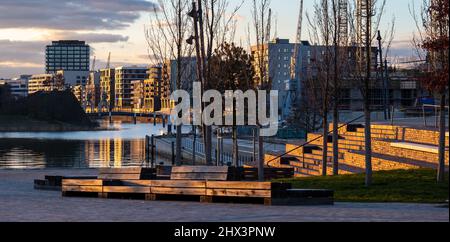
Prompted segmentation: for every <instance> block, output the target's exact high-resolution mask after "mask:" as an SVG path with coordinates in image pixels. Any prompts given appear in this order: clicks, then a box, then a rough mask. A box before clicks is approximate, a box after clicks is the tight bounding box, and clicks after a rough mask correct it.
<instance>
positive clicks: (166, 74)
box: [162, 57, 197, 93]
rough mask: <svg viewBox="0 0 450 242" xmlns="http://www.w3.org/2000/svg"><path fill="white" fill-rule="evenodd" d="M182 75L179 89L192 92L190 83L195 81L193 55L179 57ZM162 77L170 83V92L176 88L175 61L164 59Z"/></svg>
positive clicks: (195, 71)
mask: <svg viewBox="0 0 450 242" xmlns="http://www.w3.org/2000/svg"><path fill="white" fill-rule="evenodd" d="M181 67H182V68H183V70H182V76H181V81H182V82H181V84H180V87H181V90H185V91H187V92H189V93H192V84H193V83H194V82H196V81H197V59H196V58H195V57H184V58H182V59H181ZM162 68H163V70H162V78H163V80H166V82H168V83H169V85H170V90H169V91H170V92H172V91H174V90H177V89H178V88H177V87H178V85H177V61H176V60H166V61H165V62H164V64H163V66H162Z"/></svg>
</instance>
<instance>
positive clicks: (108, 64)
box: [105, 52, 111, 69]
mask: <svg viewBox="0 0 450 242" xmlns="http://www.w3.org/2000/svg"><path fill="white" fill-rule="evenodd" d="M110 64H111V52H109V53H108V60H107V61H106V68H105V69H109V68H110Z"/></svg>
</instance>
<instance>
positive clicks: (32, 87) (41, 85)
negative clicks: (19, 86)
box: [28, 74, 64, 94]
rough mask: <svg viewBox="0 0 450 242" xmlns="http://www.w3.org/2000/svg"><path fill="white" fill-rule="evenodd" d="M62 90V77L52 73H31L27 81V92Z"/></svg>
mask: <svg viewBox="0 0 450 242" xmlns="http://www.w3.org/2000/svg"><path fill="white" fill-rule="evenodd" d="M62 90H64V79H62V77H60V76H57V75H53V74H39V75H32V76H31V78H30V80H29V81H28V94H33V93H35V92H40V91H43V92H51V91H62Z"/></svg>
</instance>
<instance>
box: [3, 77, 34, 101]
mask: <svg viewBox="0 0 450 242" xmlns="http://www.w3.org/2000/svg"><path fill="white" fill-rule="evenodd" d="M30 77H31V75H21V76H20V77H16V78H13V79H11V80H3V81H4V83H5V84H8V86H9V89H10V91H11V95H12V96H14V97H16V98H20V97H26V96H28V80H29V79H30Z"/></svg>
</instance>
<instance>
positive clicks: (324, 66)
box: [307, 0, 334, 176]
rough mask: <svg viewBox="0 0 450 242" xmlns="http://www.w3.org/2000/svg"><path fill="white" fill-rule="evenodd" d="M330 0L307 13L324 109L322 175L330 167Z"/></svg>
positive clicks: (316, 5)
mask: <svg viewBox="0 0 450 242" xmlns="http://www.w3.org/2000/svg"><path fill="white" fill-rule="evenodd" d="M329 3H330V0H320V1H318V2H316V3H315V4H314V15H313V16H310V15H309V14H307V19H308V23H309V27H310V28H309V32H310V39H311V41H312V42H313V43H314V47H313V48H312V61H311V65H312V68H313V69H314V70H313V73H314V74H313V76H311V77H310V78H311V79H312V80H314V82H316V83H317V84H318V85H319V86H318V88H319V90H320V96H321V100H320V101H321V103H322V106H321V110H322V113H321V115H322V135H323V143H322V146H323V147H322V149H323V153H322V175H323V176H326V175H327V167H328V133H329V131H328V130H329V124H328V116H329V106H330V102H331V100H330V94H331V92H330V91H331V90H330V89H331V87H332V86H331V84H332V83H331V79H332V74H333V73H332V71H333V70H332V66H333V65H332V64H333V62H332V60H333V49H332V47H333V46H332V45H331V43H332V40H333V35H334V31H333V18H332V6H330V4H329Z"/></svg>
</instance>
